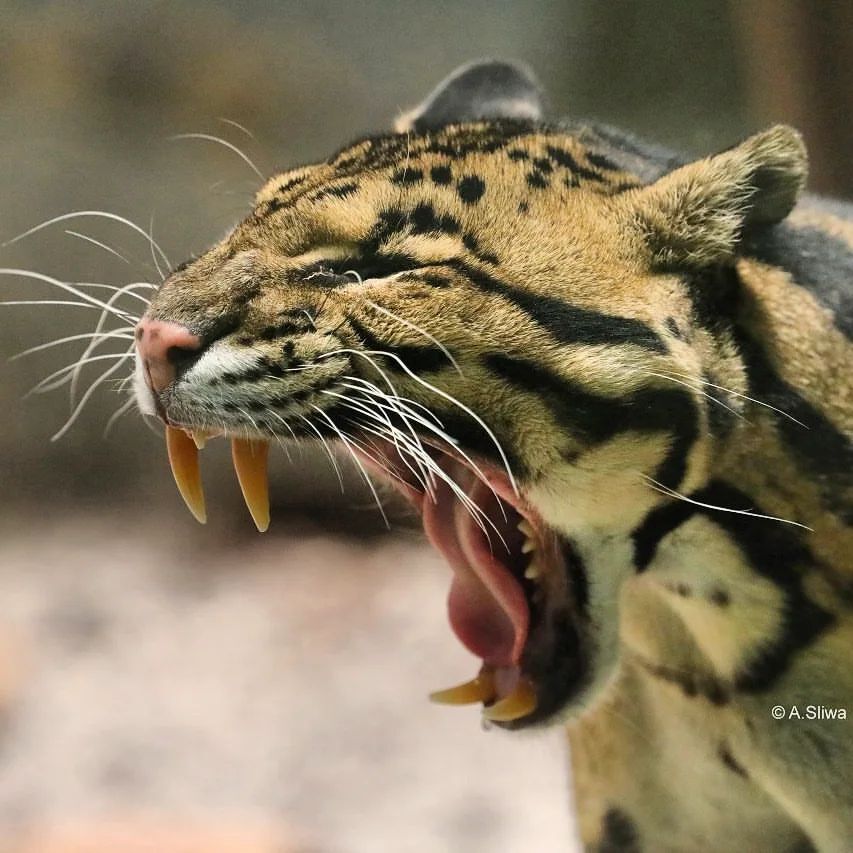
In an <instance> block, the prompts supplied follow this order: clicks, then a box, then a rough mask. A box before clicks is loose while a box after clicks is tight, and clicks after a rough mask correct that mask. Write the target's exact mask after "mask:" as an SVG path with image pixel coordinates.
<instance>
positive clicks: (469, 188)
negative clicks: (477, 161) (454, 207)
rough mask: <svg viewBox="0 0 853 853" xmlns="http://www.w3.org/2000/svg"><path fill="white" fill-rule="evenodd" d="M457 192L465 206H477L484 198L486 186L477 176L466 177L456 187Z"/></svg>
mask: <svg viewBox="0 0 853 853" xmlns="http://www.w3.org/2000/svg"><path fill="white" fill-rule="evenodd" d="M456 190H457V192H458V193H459V198H461V199H462V201H464V202H465V204H476V203H477V202H478V201H479V200H480V199H481V198H482V197H483V193H484V192H485V191H486V185H485V183H484V182H483V179H482V178H480V177H478V176H477V175H465V177H464V178H462V179H461V180H460V181H459V183H458V184H457V185H456Z"/></svg>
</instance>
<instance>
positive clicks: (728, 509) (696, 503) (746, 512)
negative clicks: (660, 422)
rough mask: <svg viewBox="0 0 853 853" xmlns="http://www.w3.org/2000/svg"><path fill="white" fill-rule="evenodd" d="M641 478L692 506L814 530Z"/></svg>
mask: <svg viewBox="0 0 853 853" xmlns="http://www.w3.org/2000/svg"><path fill="white" fill-rule="evenodd" d="M642 476H643V479H645V480H647V481H648V482H649V483H650V484H651V487H652V488H653V489H654V490H655V491H657V492H660V493H661V494H662V495H666V496H667V497H670V498H677V499H678V500H680V501H686V502H687V503H689V504H693V505H694V506H701V507H703V508H704V509H713V510H718V511H719V512H731V513H734V514H735V515H749V516H751V517H752V518H764V519H767V521H778V522H781V523H782V524H791V525H793V526H794V527H802V528H803V530H808V531H810V532H814V530H813V529H812V528H811V527H809V526H808V525H806V524H800V522H799V521H791V520H790V519H788V518H779V517H778V516H776V515H762V514H761V513H760V512H752V511H751V510H748V509H732V508H731V507H725V506H715V505H714V504H706V503H702V501H697V500H694V499H693V498H690V497H687V495H682V494H681V493H680V492H676V491H675V489H670V488H669V486H665V485H664V484H663V483H659V482H658V481H657V480H654V479H652V478H651V477H649V476H647V475H646V474H643V475H642Z"/></svg>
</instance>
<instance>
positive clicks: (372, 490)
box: [311, 403, 391, 530]
mask: <svg viewBox="0 0 853 853" xmlns="http://www.w3.org/2000/svg"><path fill="white" fill-rule="evenodd" d="M311 408H312V409H314V410H316V412H317V413H318V414H319V415H320V416H321V417H322V418H325V420H326V422H327V423H328V424H329V426H330V427H331V428H332V430H333V431H334V432H335V433H337V435H338V436H339V438H340V439H341V441H342V442H343V443H344V446H345V447H346V448H347V450H349V453H350V456H351V457H352V459H353V461H354V462H355V464H356V465H357V466H358V470H359V471H360V472H361V476H362V477H364V481H365V483H367V487H368V488H369V489H370V493H371V494H372V495H373V499H374V500H375V501H376V506H377V508H378V509H379V513H380V514H381V516H382V519H383V521H384V522H385V526H386V528H388V530H390V529H391V525H390V523H389V521H388V516H387V515H386V514H385V508H384V507H383V506H382V502H381V501H380V500H379V495H378V494H377V493H376V487H375V486H374V485H373V481H372V480H371V479H370V477H369V476H368V475H367V471H365V470H364V465H362V464H361V460H360V459H359V458H358V456H356V454H355V451H354V450H353V449H352V446H351V445H350V443H349V441H347V439H346V438H345V437H344V434H343V433H342V432H341V430H340V429H338V426H337V424H335V422H334V421H333V420H332V419H331V418H330V417H329V416H328V415H327V414H326V413H325V412H324V411H323V410H322V409H321V408H320V407H319V406H316V405H314V404H313V403H312V404H311Z"/></svg>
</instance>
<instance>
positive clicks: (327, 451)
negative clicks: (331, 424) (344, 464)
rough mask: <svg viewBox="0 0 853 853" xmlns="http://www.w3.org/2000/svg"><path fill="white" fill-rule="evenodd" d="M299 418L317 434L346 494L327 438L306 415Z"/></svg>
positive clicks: (342, 491) (338, 467)
mask: <svg viewBox="0 0 853 853" xmlns="http://www.w3.org/2000/svg"><path fill="white" fill-rule="evenodd" d="M298 417H300V418H301V419H302V420H303V421H305V424H306V426H307V427H308V428H309V429H310V430H312V431H313V432H314V433H315V434H316V436H317V438H319V439H320V442H321V443H322V445H323V447H324V448H325V450H326V455H327V456H328V457H329V461H330V462H331V463H332V468H334V470H335V476H336V477H337V478H338V483H339V484H340V487H341V494H342V495H344V494H346V488H345V487H344V478H343V477H342V476H341V469H340V466H339V465H338V460H337V459H335V454H334V453H333V452H332V448H331V447H329V442H328V441H326V438H325V436H324V435H323V433H321V432H320V430H318V429H317V427H316V426H314V424H313V423H312V422H311V419H310V418H307V417H305V415H299V416H298Z"/></svg>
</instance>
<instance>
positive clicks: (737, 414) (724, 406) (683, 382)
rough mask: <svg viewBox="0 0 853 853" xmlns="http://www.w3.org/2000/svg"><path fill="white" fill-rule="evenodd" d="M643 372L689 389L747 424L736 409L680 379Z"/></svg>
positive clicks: (649, 371)
mask: <svg viewBox="0 0 853 853" xmlns="http://www.w3.org/2000/svg"><path fill="white" fill-rule="evenodd" d="M644 372H645V373H646V375H647V376H656V377H658V379H666V380H668V381H669V382H674V383H675V384H677V385H683V386H684V387H685V388H689V389H690V390H691V391H694V392H695V393H697V394H701V395H702V396H703V397H706V398H707V399H708V400H710V401H711V402H712V403H716V404H717V405H718V406H721V407H722V408H724V409H726V411H729V412H731V413H732V414H733V415H734V416H735V417H737V418H740V420H742V421H746V422H747V423H749V421H748V420H747V418H745V417H744V416H743V415H742V414H741V413H740V412H739V411H738V410H737V409H733V408H732V407H731V406H729V405H726V403H724V402H723V401H722V400H719V399H717V398H716V397H714V396H712V395H711V394H708V393H706V392H705V391H703V390H702V389H701V388H697V387H696V386H695V385H692V384H691V383H689V382H685V381H684V380H682V379H676V378H675V377H674V376H669V375H668V374H666V373H655V372H654V371H653V370H646V371H644Z"/></svg>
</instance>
